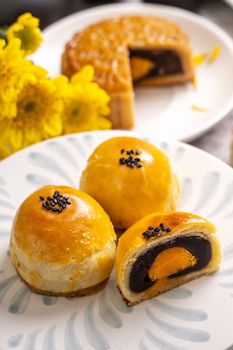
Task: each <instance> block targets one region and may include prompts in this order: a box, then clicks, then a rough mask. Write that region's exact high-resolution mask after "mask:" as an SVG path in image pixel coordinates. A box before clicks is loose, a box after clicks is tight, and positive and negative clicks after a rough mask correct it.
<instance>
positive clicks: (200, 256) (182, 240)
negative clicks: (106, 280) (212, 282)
mask: <svg viewBox="0 0 233 350" xmlns="http://www.w3.org/2000/svg"><path fill="white" fill-rule="evenodd" d="M173 247H182V248H185V249H187V250H188V251H189V252H190V253H191V254H192V255H193V256H195V257H196V259H197V263H196V265H194V266H192V267H188V268H187V269H184V270H182V271H179V272H177V273H175V274H172V275H170V276H169V278H176V277H180V276H183V275H186V274H188V273H190V272H194V271H198V270H200V269H202V268H203V267H205V266H206V265H207V264H208V263H209V261H210V259H211V256H212V252H211V245H210V242H209V241H208V240H207V239H205V238H202V237H200V236H182V237H177V238H175V239H173V240H171V241H169V242H166V243H164V244H160V245H157V246H155V247H153V248H151V249H149V250H148V251H146V252H145V253H144V254H142V255H140V256H139V257H138V258H137V260H136V261H135V263H134V264H133V267H132V270H131V273H130V276H129V286H130V289H131V291H133V292H135V293H140V292H143V291H145V290H146V289H148V288H149V287H151V286H152V285H153V284H155V283H156V281H152V280H151V279H150V278H149V276H148V274H147V270H148V269H149V268H150V267H151V265H152V264H153V262H154V260H155V259H156V257H157V256H158V255H159V254H160V253H161V252H162V251H164V250H165V249H168V248H173Z"/></svg>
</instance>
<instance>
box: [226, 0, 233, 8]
mask: <svg viewBox="0 0 233 350" xmlns="http://www.w3.org/2000/svg"><path fill="white" fill-rule="evenodd" d="M225 2H227V3H228V4H229V5H231V6H232V7H233V0H225Z"/></svg>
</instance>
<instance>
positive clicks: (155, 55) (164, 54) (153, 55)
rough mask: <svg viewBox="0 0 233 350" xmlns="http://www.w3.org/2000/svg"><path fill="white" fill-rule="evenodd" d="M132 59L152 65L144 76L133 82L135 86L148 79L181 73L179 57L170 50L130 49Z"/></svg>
mask: <svg viewBox="0 0 233 350" xmlns="http://www.w3.org/2000/svg"><path fill="white" fill-rule="evenodd" d="M132 57H137V58H144V59H146V60H150V61H151V62H152V63H153V64H154V68H151V70H150V71H149V72H148V73H147V74H146V75H144V76H143V77H140V78H139V79H136V80H134V83H135V84H136V83H139V82H141V81H143V80H145V79H149V78H154V77H161V76H166V75H175V74H182V73H183V67H182V64H181V60H180V57H179V56H178V55H177V54H176V53H175V52H174V51H171V50H154V51H149V50H141V49H130V58H132Z"/></svg>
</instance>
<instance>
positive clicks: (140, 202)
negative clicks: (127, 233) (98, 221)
mask: <svg viewBox="0 0 233 350" xmlns="http://www.w3.org/2000/svg"><path fill="white" fill-rule="evenodd" d="M80 189H81V190H82V191H84V192H86V193H88V194H89V195H91V196H92V197H93V198H95V199H96V200H97V201H98V202H99V203H100V205H101V206H102V207H103V208H104V210H105V211H106V212H107V213H108V215H109V216H110V219H111V221H112V223H113V225H114V227H115V228H116V229H126V228H128V227H130V226H131V225H132V224H134V223H135V222H136V221H138V220H139V219H141V218H143V217H144V216H146V215H148V214H151V213H154V212H163V211H173V210H176V206H177V202H178V198H179V190H180V189H179V184H178V181H177V178H176V176H175V175H174V174H173V172H172V169H171V166H170V162H169V159H168V158H167V156H166V155H165V154H164V153H163V152H162V151H160V150H159V149H158V148H156V147H155V146H153V145H152V144H150V143H148V142H146V141H144V140H141V139H138V138H134V137H115V138H112V139H109V140H107V141H105V142H103V143H102V144H100V145H99V146H98V147H97V148H96V149H95V150H94V152H93V153H92V155H91V156H90V158H89V159H88V162H87V166H86V168H85V169H84V171H83V173H82V176H81V180H80Z"/></svg>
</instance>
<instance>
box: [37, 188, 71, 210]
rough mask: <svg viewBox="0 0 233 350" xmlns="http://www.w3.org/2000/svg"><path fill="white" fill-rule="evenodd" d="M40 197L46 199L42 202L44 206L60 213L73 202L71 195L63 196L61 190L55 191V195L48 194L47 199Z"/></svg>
mask: <svg viewBox="0 0 233 350" xmlns="http://www.w3.org/2000/svg"><path fill="white" fill-rule="evenodd" d="M39 198H40V200H42V201H45V202H43V203H42V204H41V206H42V208H44V209H46V210H52V211H53V212H58V213H61V212H62V211H63V210H64V209H66V207H67V205H70V204H71V201H70V199H69V197H67V196H63V195H62V194H61V193H60V192H59V191H55V192H54V194H53V197H50V196H48V197H47V198H46V199H45V197H43V196H40V197H39Z"/></svg>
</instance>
